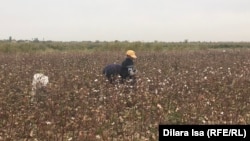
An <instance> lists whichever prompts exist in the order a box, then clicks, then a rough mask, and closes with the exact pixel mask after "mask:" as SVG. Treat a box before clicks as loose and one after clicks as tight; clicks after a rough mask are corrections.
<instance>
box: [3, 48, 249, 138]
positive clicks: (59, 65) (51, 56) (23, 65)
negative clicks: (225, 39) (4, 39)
mask: <svg viewBox="0 0 250 141" xmlns="http://www.w3.org/2000/svg"><path fill="white" fill-rule="evenodd" d="M249 54H250V50H248V49H234V50H219V49H218V50H200V51H167V52H139V51H138V52H137V56H138V58H137V60H136V61H135V66H136V69H137V70H138V73H137V76H136V77H137V83H136V84H134V85H133V84H131V83H130V82H126V83H125V84H119V83H114V84H110V83H108V81H107V80H106V77H104V76H103V74H102V69H103V67H104V66H105V65H106V64H108V63H119V62H122V61H123V59H124V57H125V56H124V53H123V52H115V53H114V52H93V53H81V52H78V53H74V52H71V53H34V54H28V53H24V54H21V53H20V54H1V56H0V68H1V69H0V140H5V141H6V140H39V141H40V140H65V141H69V140H75V141H76V140H77V141H81V140H105V141H106V140H117V141H118V140H157V139H158V125H159V124H250V95H249V94H250V59H249ZM36 73H42V74H44V75H45V76H44V77H40V78H42V79H40V80H42V81H40V80H39V82H40V86H43V88H42V89H37V88H38V87H37V86H38V85H37V82H38V79H37V77H36V76H37V75H36V76H35V74H36ZM39 88H40V87H39ZM34 90H35V94H36V95H39V96H41V97H39V99H38V100H37V102H36V103H35V104H34V103H33V102H32V100H31V98H30V96H31V94H32V91H34Z"/></svg>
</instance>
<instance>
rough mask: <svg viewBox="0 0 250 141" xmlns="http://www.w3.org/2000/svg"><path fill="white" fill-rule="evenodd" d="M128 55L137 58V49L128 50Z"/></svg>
mask: <svg viewBox="0 0 250 141" xmlns="http://www.w3.org/2000/svg"><path fill="white" fill-rule="evenodd" d="M126 55H128V56H130V57H132V58H134V59H135V58H137V57H136V55H135V51H133V50H128V51H127V53H126Z"/></svg>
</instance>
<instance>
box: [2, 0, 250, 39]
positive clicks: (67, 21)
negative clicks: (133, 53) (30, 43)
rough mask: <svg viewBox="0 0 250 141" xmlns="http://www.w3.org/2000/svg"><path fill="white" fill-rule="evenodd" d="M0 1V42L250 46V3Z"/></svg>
mask: <svg viewBox="0 0 250 141" xmlns="http://www.w3.org/2000/svg"><path fill="white" fill-rule="evenodd" d="M0 2H1V4H0V39H8V38H9V36H12V38H13V39H16V40H20V39H24V40H25V39H27V40H31V39H32V38H38V39H39V40H43V38H44V39H45V40H53V41H89V40H91V41H95V40H100V41H114V40H119V41H124V40H128V41H155V40H158V41H171V42H172V41H184V40H185V39H188V40H189V41H250V0H0Z"/></svg>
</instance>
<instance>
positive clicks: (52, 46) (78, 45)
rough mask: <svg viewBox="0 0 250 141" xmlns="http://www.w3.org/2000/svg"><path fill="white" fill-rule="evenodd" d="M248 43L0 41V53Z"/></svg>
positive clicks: (219, 46) (242, 44)
mask: <svg viewBox="0 0 250 141" xmlns="http://www.w3.org/2000/svg"><path fill="white" fill-rule="evenodd" d="M249 47H250V43H248V42H187V41H186V42H185V41H184V42H157V41H155V42H140V41H136V42H128V41H117V40H115V41H112V42H107V41H102V42H101V41H95V42H92V41H83V42H53V41H40V42H28V41H26V42H25V41H19V42H9V41H0V52H3V53H16V52H58V51H60V52H61V51H62V52H65V51H67V52H68V51H73V52H75V51H76V52H78V51H84V52H93V51H125V50H128V49H133V50H135V51H156V52H161V51H169V50H204V49H233V48H249Z"/></svg>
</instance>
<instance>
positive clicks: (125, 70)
mask: <svg viewBox="0 0 250 141" xmlns="http://www.w3.org/2000/svg"><path fill="white" fill-rule="evenodd" d="M129 71H134V62H133V60H132V59H130V58H126V59H125V60H124V61H123V62H122V65H121V72H120V75H121V77H122V78H123V79H126V78H129V77H130V72H129Z"/></svg>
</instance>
